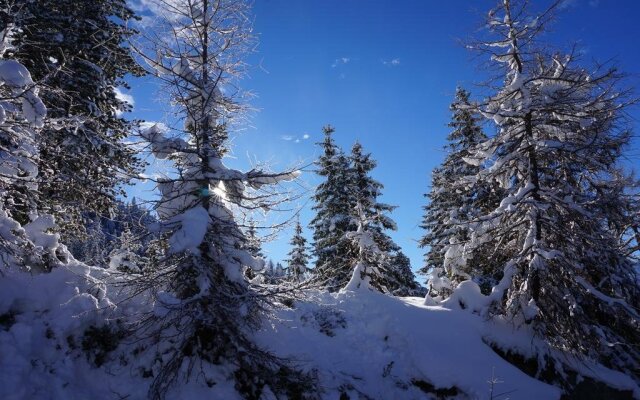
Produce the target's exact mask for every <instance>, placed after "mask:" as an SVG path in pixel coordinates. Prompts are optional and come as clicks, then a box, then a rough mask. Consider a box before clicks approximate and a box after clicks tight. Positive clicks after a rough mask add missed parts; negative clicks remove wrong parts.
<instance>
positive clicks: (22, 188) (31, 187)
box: [0, 6, 68, 276]
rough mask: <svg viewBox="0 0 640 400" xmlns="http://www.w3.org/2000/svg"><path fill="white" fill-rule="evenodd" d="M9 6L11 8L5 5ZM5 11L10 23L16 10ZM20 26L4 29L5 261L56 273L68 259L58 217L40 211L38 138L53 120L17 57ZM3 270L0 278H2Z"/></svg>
mask: <svg viewBox="0 0 640 400" xmlns="http://www.w3.org/2000/svg"><path fill="white" fill-rule="evenodd" d="M5 7H6V6H5ZM5 7H1V8H0V14H1V15H0V16H2V17H3V20H5V22H6V21H7V19H6V17H7V16H8V15H11V16H12V17H16V15H15V14H10V10H8V9H6V8H5ZM16 32H17V28H16V27H15V25H14V24H12V23H10V22H9V23H6V24H5V25H4V26H3V29H2V30H1V31H0V263H2V264H1V266H2V267H4V268H17V269H22V270H27V271H30V272H43V271H50V270H51V269H52V268H54V267H56V266H58V265H61V264H63V263H65V262H66V261H68V255H67V253H66V252H65V250H64V247H62V246H60V245H59V242H58V235H57V234H55V233H51V232H50V230H51V229H54V228H55V227H56V225H55V220H54V218H53V217H52V216H50V215H47V214H45V213H42V212H40V210H39V209H38V207H37V192H38V182H39V174H40V171H39V169H38V161H39V157H40V149H39V148H38V145H37V143H38V138H39V136H40V135H41V130H42V127H43V125H44V123H45V117H46V116H47V109H46V107H45V105H44V103H43V102H42V100H41V99H40V97H39V90H40V85H39V84H37V83H36V82H35V81H34V79H33V78H32V75H31V73H30V71H29V70H28V69H27V68H26V67H25V65H23V64H22V63H20V62H19V61H17V60H15V59H14V58H12V56H11V51H12V50H13V49H14V48H13V46H12V43H11V42H12V38H13V37H14V35H15V34H16ZM2 275H3V274H2V272H1V270H0V276H2Z"/></svg>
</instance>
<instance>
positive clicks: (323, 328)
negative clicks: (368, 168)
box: [0, 262, 640, 400]
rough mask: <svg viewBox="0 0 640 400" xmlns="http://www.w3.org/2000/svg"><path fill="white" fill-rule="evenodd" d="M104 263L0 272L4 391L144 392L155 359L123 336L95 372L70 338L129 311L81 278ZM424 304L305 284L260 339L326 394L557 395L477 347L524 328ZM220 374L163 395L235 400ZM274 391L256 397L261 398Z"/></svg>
mask: <svg viewBox="0 0 640 400" xmlns="http://www.w3.org/2000/svg"><path fill="white" fill-rule="evenodd" d="M100 271H101V270H99V269H93V268H89V267H86V266H83V265H82V264H80V263H75V262H71V263H70V264H69V265H68V266H66V267H63V268H59V269H57V270H55V271H53V272H52V273H49V274H41V275H36V276H33V277H31V276H29V275H28V274H25V273H8V274H5V276H3V277H2V279H0V316H1V317H0V398H2V399H8V400H12V399H13V400H18V399H88V398H91V399H96V400H99V399H120V398H128V399H144V398H146V393H147V390H148V387H149V384H150V381H151V379H150V378H143V377H142V375H141V374H140V367H141V366H146V367H147V368H151V364H152V363H153V360H152V359H151V358H148V357H145V356H131V353H132V349H133V348H134V346H135V344H131V343H129V344H126V343H125V344H123V345H121V346H120V347H119V348H118V349H116V350H114V351H112V352H111V353H109V354H108V355H107V357H106V358H105V360H106V361H105V363H104V364H103V365H102V366H101V367H100V368H96V367H95V366H93V365H92V363H90V362H89V361H88V357H87V354H86V353H85V352H84V350H83V343H82V336H77V335H78V332H84V330H85V329H86V328H87V327H88V326H90V325H91V324H96V323H97V324H99V323H100V321H104V320H105V319H106V318H113V317H115V316H116V315H118V314H121V315H122V314H126V313H127V312H126V306H125V304H122V305H120V306H116V305H115V304H114V301H113V299H112V300H110V299H109V298H108V297H107V295H106V294H105V293H106V292H105V286H104V285H101V284H100V283H99V282H98V281H95V280H92V279H89V280H87V277H89V274H91V275H94V276H95V275H100V274H104V273H101V272H100ZM102 277H103V278H106V277H107V275H106V274H104V275H102ZM106 289H107V292H109V290H111V294H112V295H113V296H114V297H117V296H116V294H115V290H113V289H111V288H108V287H106ZM107 294H108V293H107ZM423 303H424V300H423V299H422V298H415V297H407V298H395V297H391V296H387V295H382V294H378V293H374V292H371V291H369V290H366V289H361V290H357V291H355V292H349V291H347V292H342V293H335V294H329V293H326V292H320V291H308V292H306V293H305V297H304V300H299V301H296V302H295V303H294V304H293V306H292V307H291V308H286V307H283V308H281V309H277V310H274V312H273V314H272V315H271V316H269V317H268V318H267V319H266V320H265V323H264V326H263V328H262V329H261V330H260V331H259V332H258V333H257V334H256V340H257V341H258V343H259V344H260V345H261V346H263V347H264V348H267V349H269V350H271V351H273V352H274V353H275V354H277V355H278V356H280V357H284V358H288V359H289V360H290V361H291V362H292V363H293V364H294V365H296V366H298V367H299V368H301V369H303V370H306V371H309V372H313V373H314V374H316V375H317V377H318V379H319V381H318V382H319V387H320V390H321V393H320V396H321V397H322V398H323V399H338V398H341V397H340V396H341V395H342V394H343V393H344V394H346V395H348V396H349V397H348V398H350V399H381V400H382V399H385V400H386V399H429V398H436V397H435V396H432V395H429V394H427V393H426V392H432V393H433V392H434V391H437V392H438V393H439V394H441V395H442V396H444V397H440V398H453V399H490V398H491V397H490V384H489V381H491V380H492V377H493V379H494V380H495V381H497V383H496V384H495V385H494V389H493V390H494V392H493V398H494V399H506V398H509V399H521V400H526V399H532V400H539V399H558V398H560V395H561V391H560V389H558V388H556V387H553V386H550V385H547V384H545V383H543V382H540V381H538V380H535V379H533V378H531V377H529V376H528V375H526V374H524V373H523V372H522V371H520V370H519V369H518V368H516V367H515V366H513V365H512V364H510V363H508V362H507V361H505V360H504V359H502V358H501V357H500V356H499V355H498V354H497V353H496V352H494V351H493V350H492V349H491V347H490V346H488V345H487V344H486V343H485V342H487V341H491V342H494V343H501V345H502V346H506V347H509V348H517V349H518V350H519V351H520V352H525V353H526V347H527V346H531V343H533V341H532V339H531V335H530V334H528V333H526V332H517V331H514V330H513V329H512V328H511V327H510V325H509V324H501V323H498V322H488V321H486V320H485V319H484V318H482V317H480V316H478V315H476V314H473V313H472V312H470V311H469V309H466V310H463V309H460V308H459V307H454V306H451V305H447V304H444V305H438V306H425V305H424V304H423ZM138 304H140V303H138ZM149 306H151V305H149ZM118 310H119V311H118ZM74 335H75V336H74ZM72 336H73V337H72ZM215 374H216V373H215V372H214V375H215ZM591 374H592V375H593V374H601V375H602V376H600V378H603V377H604V378H606V380H608V381H609V382H610V384H612V385H614V386H617V387H619V388H631V389H633V390H635V396H636V397H640V390H639V389H638V387H637V386H636V385H635V384H634V383H633V382H632V381H631V379H630V378H627V377H625V376H624V375H622V374H619V373H614V372H612V371H608V370H605V369H602V368H600V369H597V368H595V369H592V370H591ZM218 377H219V380H218V381H217V382H216V384H215V385H213V386H212V387H209V386H207V385H206V384H205V383H204V382H199V381H198V379H197V378H196V381H195V382H191V383H189V384H184V382H178V384H177V386H176V387H175V389H174V390H173V392H172V393H171V394H170V396H169V397H168V398H170V399H186V398H189V399H200V398H202V399H205V398H206V399H210V398H214V399H235V398H240V396H238V394H237V393H236V392H235V390H234V389H233V383H232V382H229V381H226V382H225V381H224V379H223V378H222V375H221V374H219V373H218ZM447 396H449V397H447ZM273 398H274V397H272V396H271V394H270V393H269V392H268V391H266V392H265V394H263V399H264V400H271V399H273ZM342 398H345V397H342Z"/></svg>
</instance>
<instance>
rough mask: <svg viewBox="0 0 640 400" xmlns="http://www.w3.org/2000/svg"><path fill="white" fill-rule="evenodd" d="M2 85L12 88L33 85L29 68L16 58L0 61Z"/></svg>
mask: <svg viewBox="0 0 640 400" xmlns="http://www.w3.org/2000/svg"><path fill="white" fill-rule="evenodd" d="M0 85H7V86H9V87H12V88H16V87H26V86H29V85H33V79H31V74H30V73H29V71H28V70H27V68H26V67H25V66H24V65H22V64H20V63H19V62H17V61H16V60H1V61H0Z"/></svg>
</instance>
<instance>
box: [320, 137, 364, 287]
mask: <svg viewBox="0 0 640 400" xmlns="http://www.w3.org/2000/svg"><path fill="white" fill-rule="evenodd" d="M323 131H324V135H325V137H324V141H323V142H322V143H319V145H320V146H322V148H323V154H322V156H320V158H319V159H318V161H317V162H316V166H317V167H318V169H317V171H316V173H317V174H318V175H320V176H321V177H323V178H324V181H323V182H321V183H320V184H319V185H318V187H317V188H316V192H315V194H314V195H313V200H314V201H315V205H314V206H313V210H314V211H315V212H316V215H315V216H314V218H313V219H312V220H311V229H312V230H313V252H314V255H315V257H316V266H315V268H314V270H313V280H314V281H315V282H317V283H319V284H321V285H322V286H324V287H326V288H327V289H328V290H330V291H336V290H339V289H340V288H341V287H343V286H344V284H345V283H346V282H348V281H349V278H350V276H351V275H352V270H353V260H354V259H355V258H356V257H357V251H358V250H357V248H355V247H354V246H353V242H352V241H351V240H349V239H347V238H346V236H345V235H346V233H347V232H354V231H355V230H356V229H357V225H356V223H355V222H354V220H353V219H352V217H351V214H352V213H353V211H352V210H353V208H354V207H355V203H354V201H353V197H352V193H351V192H350V179H351V173H350V163H349V159H348V157H347V156H346V155H345V154H344V153H343V152H342V150H341V149H340V148H339V147H338V146H337V145H336V143H335V141H334V140H333V137H332V134H333V133H334V131H335V130H334V128H333V127H332V126H330V125H328V126H326V127H324V128H323Z"/></svg>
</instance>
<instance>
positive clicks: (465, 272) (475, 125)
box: [420, 88, 497, 297]
mask: <svg viewBox="0 0 640 400" xmlns="http://www.w3.org/2000/svg"><path fill="white" fill-rule="evenodd" d="M450 109H451V110H452V111H453V115H452V120H451V122H450V123H449V125H448V126H449V127H450V128H452V129H453V130H452V131H451V133H449V135H448V136H447V141H448V143H447V145H446V146H445V151H446V152H447V156H446V157H445V160H444V161H443V163H442V165H441V166H439V167H438V168H436V169H435V170H434V171H433V175H432V182H431V190H430V192H429V193H428V194H427V195H426V197H427V198H428V200H429V203H428V204H427V205H426V206H425V207H424V210H425V213H424V216H423V219H422V225H421V228H423V229H425V230H426V233H425V235H424V236H423V237H422V238H421V239H420V246H421V247H423V248H428V250H427V253H426V254H425V265H424V267H422V269H420V272H422V273H423V274H430V275H431V276H432V277H433V278H437V279H431V280H430V289H431V291H430V293H431V295H432V296H436V295H438V296H444V297H446V296H447V295H448V294H450V293H451V290H452V289H453V288H455V286H457V284H458V283H460V281H462V280H465V279H470V278H471V277H472V276H473V277H474V278H476V279H478V280H481V281H482V283H483V285H482V286H484V287H485V289H488V288H490V287H491V285H490V284H489V285H486V283H485V282H484V281H485V280H487V278H489V282H491V279H490V277H491V271H488V272H487V271H486V269H487V268H489V267H488V266H487V265H486V264H487V263H485V262H484V261H483V260H482V259H481V255H480V254H474V257H473V260H472V262H470V263H469V264H467V263H465V262H464V260H463V259H462V257H464V255H463V254H462V253H461V252H457V253H456V252H455V250H456V249H459V248H460V247H461V246H464V243H465V242H466V241H467V240H469V223H470V222H471V221H473V220H474V218H476V217H477V216H478V215H479V214H480V213H482V212H483V211H487V210H489V209H493V208H492V206H495V205H497V204H495V202H496V198H497V195H496V193H495V191H496V188H495V186H496V185H491V184H489V183H487V182H483V181H481V182H472V183H471V182H467V181H466V179H467V177H472V176H475V175H476V174H477V173H478V172H479V171H480V169H481V167H480V166H479V165H473V164H470V163H469V162H468V158H469V156H470V155H471V154H472V153H473V152H474V151H475V149H476V147H477V146H478V145H479V144H480V143H482V142H484V141H485V140H486V139H487V137H486V135H485V134H484V133H483V132H482V129H481V128H480V124H479V120H480V116H479V114H478V113H477V112H475V111H473V110H472V109H471V107H470V104H469V92H467V91H466V90H465V89H463V88H458V89H457V90H456V98H455V101H454V102H453V103H452V104H451V107H450ZM447 254H448V255H449V257H450V259H449V261H448V262H447V264H446V268H445V262H444V261H445V258H447ZM492 262H493V261H488V264H491V263H492ZM472 269H473V271H472ZM435 282H438V285H436V286H434V284H435ZM487 286H488V288H487Z"/></svg>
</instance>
